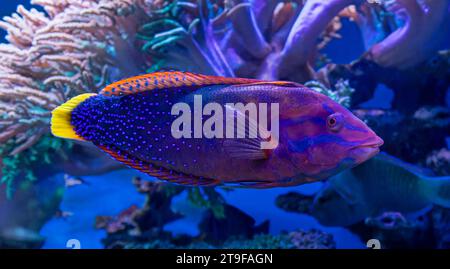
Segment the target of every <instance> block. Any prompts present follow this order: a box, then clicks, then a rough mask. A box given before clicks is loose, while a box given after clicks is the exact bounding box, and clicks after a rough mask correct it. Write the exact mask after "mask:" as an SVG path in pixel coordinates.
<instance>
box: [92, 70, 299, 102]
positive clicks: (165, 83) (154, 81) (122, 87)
mask: <svg viewBox="0 0 450 269" xmlns="http://www.w3.org/2000/svg"><path fill="white" fill-rule="evenodd" d="M220 84H225V85H239V84H251V85H259V84H271V85H281V86H289V87H294V86H299V84H296V83H293V82H285V81H264V80H257V79H250V78H228V77H220V76H208V75H201V74H194V73H190V72H181V71H171V72H155V73H150V74H146V75H142V76H137V77H131V78H127V79H124V80H120V81H117V82H115V83H113V84H111V85H108V86H106V87H105V88H104V89H103V90H101V91H100V94H102V95H106V96H115V95H116V96H117V95H123V94H133V93H138V92H144V91H151V90H154V89H167V88H176V87H182V86H189V87H201V86H208V85H220Z"/></svg>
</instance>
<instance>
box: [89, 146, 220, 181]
mask: <svg viewBox="0 0 450 269" xmlns="http://www.w3.org/2000/svg"><path fill="white" fill-rule="evenodd" d="M97 146H98V147H99V148H100V149H102V150H103V151H104V152H106V153H108V154H109V155H110V156H111V157H113V158H114V159H116V160H118V161H119V162H121V163H124V164H125V165H127V166H129V167H131V168H134V169H136V170H139V171H141V172H143V173H146V174H148V175H150V176H152V177H156V178H158V179H162V180H167V181H169V182H172V183H175V184H180V185H185V186H202V187H205V186H216V185H220V184H222V182H221V181H220V180H217V179H210V178H201V177H197V176H194V175H188V174H184V173H180V172H175V171H172V170H169V169H167V168H164V167H160V166H157V165H154V164H151V163H148V162H145V161H141V160H139V159H137V158H134V157H132V156H131V155H129V154H128V153H126V152H120V151H119V150H116V149H115V148H114V147H112V146H103V145H97Z"/></svg>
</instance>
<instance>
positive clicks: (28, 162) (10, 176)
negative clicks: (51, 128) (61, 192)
mask: <svg viewBox="0 0 450 269" xmlns="http://www.w3.org/2000/svg"><path fill="white" fill-rule="evenodd" d="M12 143H13V142H12V141H9V142H8V143H7V144H6V145H4V146H2V147H0V156H3V155H5V156H4V157H3V165H2V172H1V179H0V184H5V185H6V195H7V197H8V199H11V198H12V195H13V194H14V190H15V188H16V186H19V185H20V184H21V183H22V182H23V181H28V182H33V181H36V180H37V177H36V175H35V172H34V170H33V168H35V167H42V166H46V165H50V164H52V163H53V161H54V160H56V159H57V158H63V159H67V158H68V157H67V156H66V155H65V152H68V150H70V149H71V148H72V145H73V143H72V142H71V141H69V140H62V139H59V138H55V137H52V136H51V135H45V136H43V137H42V138H41V139H40V140H39V141H38V142H37V143H36V144H35V145H33V146H32V147H31V148H29V149H27V150H25V151H23V152H21V153H19V154H15V155H7V154H4V153H5V151H6V149H8V148H11V147H12V145H11V144H12ZM20 179H21V180H20ZM16 181H17V182H16Z"/></svg>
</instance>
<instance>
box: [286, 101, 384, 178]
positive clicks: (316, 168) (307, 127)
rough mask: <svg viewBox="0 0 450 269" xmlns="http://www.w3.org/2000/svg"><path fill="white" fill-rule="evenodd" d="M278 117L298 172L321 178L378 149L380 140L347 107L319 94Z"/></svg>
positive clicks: (369, 155) (368, 155) (362, 158)
mask: <svg viewBox="0 0 450 269" xmlns="http://www.w3.org/2000/svg"><path fill="white" fill-rule="evenodd" d="M290 111H291V112H292V113H288V114H285V115H283V116H282V119H283V118H284V121H283V120H282V122H283V123H282V124H285V126H284V127H285V128H286V132H285V139H286V144H287V148H288V151H289V152H290V155H291V160H292V162H293V164H294V165H295V166H296V167H297V168H298V169H299V172H301V173H302V174H304V175H306V176H308V177H311V178H313V179H319V180H320V179H325V178H327V177H329V176H331V175H333V174H336V173H338V172H340V171H342V170H344V169H347V168H351V167H354V166H356V165H358V164H360V163H362V162H364V161H366V160H368V159H370V158H372V157H373V156H375V155H376V154H377V153H378V152H379V147H380V146H381V145H382V144H383V140H382V139H381V138H380V137H378V136H377V135H376V134H375V132H374V131H372V130H371V129H370V128H369V127H368V126H367V125H366V124H365V123H364V122H363V121H361V120H360V119H358V118H357V117H356V116H355V115H353V114H352V113H351V112H350V111H349V110H347V109H346V108H344V107H343V106H341V105H339V104H338V103H336V102H334V101H332V100H331V99H330V98H328V97H325V96H321V97H320V98H319V99H318V100H317V101H316V102H314V103H312V104H308V105H306V106H305V107H304V109H301V110H300V111H299V110H298V109H297V110H295V109H292V110H290Z"/></svg>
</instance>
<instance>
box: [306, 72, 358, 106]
mask: <svg viewBox="0 0 450 269" xmlns="http://www.w3.org/2000/svg"><path fill="white" fill-rule="evenodd" d="M305 86H307V87H309V88H311V89H313V90H315V91H317V92H319V93H321V94H324V95H326V96H328V97H330V98H331V99H333V100H334V101H336V102H337V103H339V104H341V105H343V106H345V107H350V104H351V96H352V94H353V93H354V92H355V89H353V88H352V87H351V86H350V84H349V82H348V80H342V79H340V80H338V82H337V83H336V85H335V86H334V87H335V89H336V90H332V89H329V88H327V87H326V86H325V85H323V84H322V83H320V82H319V81H308V82H306V83H305Z"/></svg>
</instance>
